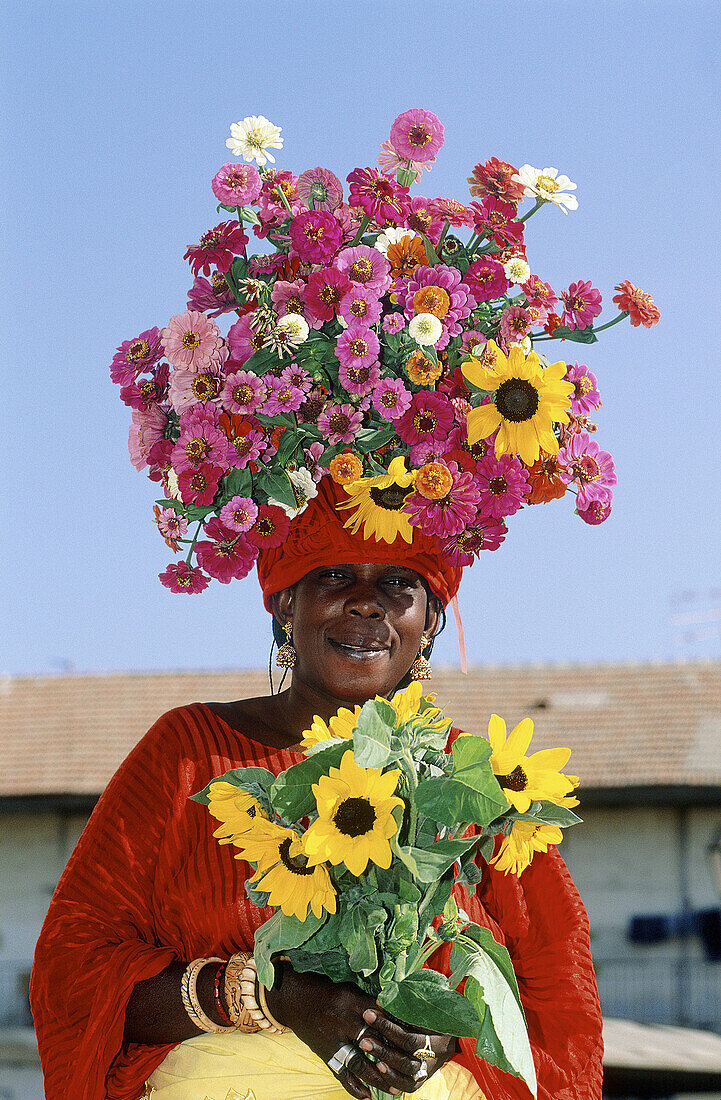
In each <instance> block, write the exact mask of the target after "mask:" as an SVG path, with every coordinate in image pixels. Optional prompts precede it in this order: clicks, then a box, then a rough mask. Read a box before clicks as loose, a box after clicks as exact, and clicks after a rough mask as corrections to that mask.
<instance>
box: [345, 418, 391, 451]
mask: <svg viewBox="0 0 721 1100" xmlns="http://www.w3.org/2000/svg"><path fill="white" fill-rule="evenodd" d="M395 434H396V429H395V425H394V424H393V422H392V421H391V422H390V423H389V424H386V425H384V426H383V427H382V428H361V430H360V431H359V432H358V435H357V436H356V437H355V439H354V440H353V446H354V447H355V448H356V449H357V450H359V451H360V453H361V454H364V455H365V454H368V452H369V451H377V450H378V448H379V447H384V446H385V445H386V443H390V442H391V440H392V439H393V438H394V437H395Z"/></svg>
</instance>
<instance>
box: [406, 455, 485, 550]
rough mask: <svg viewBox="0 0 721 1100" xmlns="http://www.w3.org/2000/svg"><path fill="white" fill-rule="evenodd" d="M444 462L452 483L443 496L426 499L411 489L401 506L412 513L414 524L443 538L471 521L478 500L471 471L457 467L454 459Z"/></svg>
mask: <svg viewBox="0 0 721 1100" xmlns="http://www.w3.org/2000/svg"><path fill="white" fill-rule="evenodd" d="M446 465H447V467H448V469H449V471H450V473H451V477H452V478H453V484H452V486H451V488H450V489H449V490H448V492H447V494H446V495H445V496H444V497H441V499H440V500H428V499H427V498H426V497H424V496H423V495H422V494H421V493H411V495H410V496H409V497H407V499H406V502H405V504H404V505H403V510H404V511H405V512H410V513H411V519H410V522H411V523H412V524H413V526H414V527H420V529H421V530H422V531H423V534H424V535H435V536H437V537H438V538H444V539H446V538H450V537H451V536H452V535H458V534H460V532H461V531H462V530H463V529H464V528H465V527H466V526H467V525H468V524H469V523H471V522H472V521H473V519H474V518H475V516H476V512H477V511H478V502H479V500H480V493H479V491H478V487H477V486H476V485H474V484H473V477H472V475H471V474H469V473H466V472H465V471H461V470H459V469H458V466H457V465H456V463H455V462H448V463H447V464H446Z"/></svg>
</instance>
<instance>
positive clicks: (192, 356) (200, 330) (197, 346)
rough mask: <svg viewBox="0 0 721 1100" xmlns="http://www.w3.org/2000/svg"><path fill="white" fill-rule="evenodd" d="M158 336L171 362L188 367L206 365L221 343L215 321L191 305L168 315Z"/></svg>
mask: <svg viewBox="0 0 721 1100" xmlns="http://www.w3.org/2000/svg"><path fill="white" fill-rule="evenodd" d="M160 336H161V338H162V341H163V347H164V348H165V354H166V355H167V357H168V359H169V360H170V362H171V363H172V364H173V366H174V367H186V368H187V369H188V370H202V368H203V367H207V365H208V363H210V361H211V359H214V358H216V357H217V355H218V354H219V352H220V349H221V348H222V347H223V338H222V336H221V335H220V329H219V328H218V326H217V325H216V323H215V321H211V320H209V319H208V318H207V317H206V316H205V315H204V314H202V313H196V312H195V310H192V309H186V311H185V313H179V314H177V315H176V316H175V317H171V318H170V320H169V321H168V327H167V328H164V329H163V330H162V332H161V333H160Z"/></svg>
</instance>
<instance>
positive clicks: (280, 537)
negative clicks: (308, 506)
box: [246, 504, 290, 550]
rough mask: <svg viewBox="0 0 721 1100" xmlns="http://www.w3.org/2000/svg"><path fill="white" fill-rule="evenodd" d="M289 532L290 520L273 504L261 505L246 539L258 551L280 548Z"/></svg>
mask: <svg viewBox="0 0 721 1100" xmlns="http://www.w3.org/2000/svg"><path fill="white" fill-rule="evenodd" d="M289 531H290V520H289V519H288V517H287V515H286V514H285V512H284V511H283V509H282V508H278V506H277V505H275V504H261V505H260V507H259V508H258V517H257V519H256V521H255V523H254V524H253V526H252V527H251V528H250V530H249V531H248V533H247V535H246V538H247V539H248V541H249V542H251V543H253V545H254V546H257V547H258V549H259V550H266V549H270V548H272V547H276V546H282V545H283V543H284V542H285V540H286V539H287V537H288V532H289Z"/></svg>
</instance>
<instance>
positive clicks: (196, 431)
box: [173, 408, 229, 473]
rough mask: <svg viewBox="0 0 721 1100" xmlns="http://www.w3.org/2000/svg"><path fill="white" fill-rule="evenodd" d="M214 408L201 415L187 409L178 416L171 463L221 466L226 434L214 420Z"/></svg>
mask: <svg viewBox="0 0 721 1100" xmlns="http://www.w3.org/2000/svg"><path fill="white" fill-rule="evenodd" d="M215 415H217V414H216V411H215V409H214V408H213V412H212V413H211V414H209V415H203V414H201V413H200V411H199V410H198V409H191V410H190V411H189V412H188V413H185V414H184V415H183V416H181V418H180V435H179V436H178V439H177V440H176V442H175V446H174V447H173V466H174V467H175V469H176V470H177V471H178V473H180V471H181V470H195V469H197V468H198V467H199V466H202V465H203V464H204V463H210V464H211V465H213V466H225V465H226V464H227V462H228V454H229V449H228V437H227V436H226V435H225V433H224V432H222V431H221V429H220V428H219V427H218V426H217V424H216V423H215Z"/></svg>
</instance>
